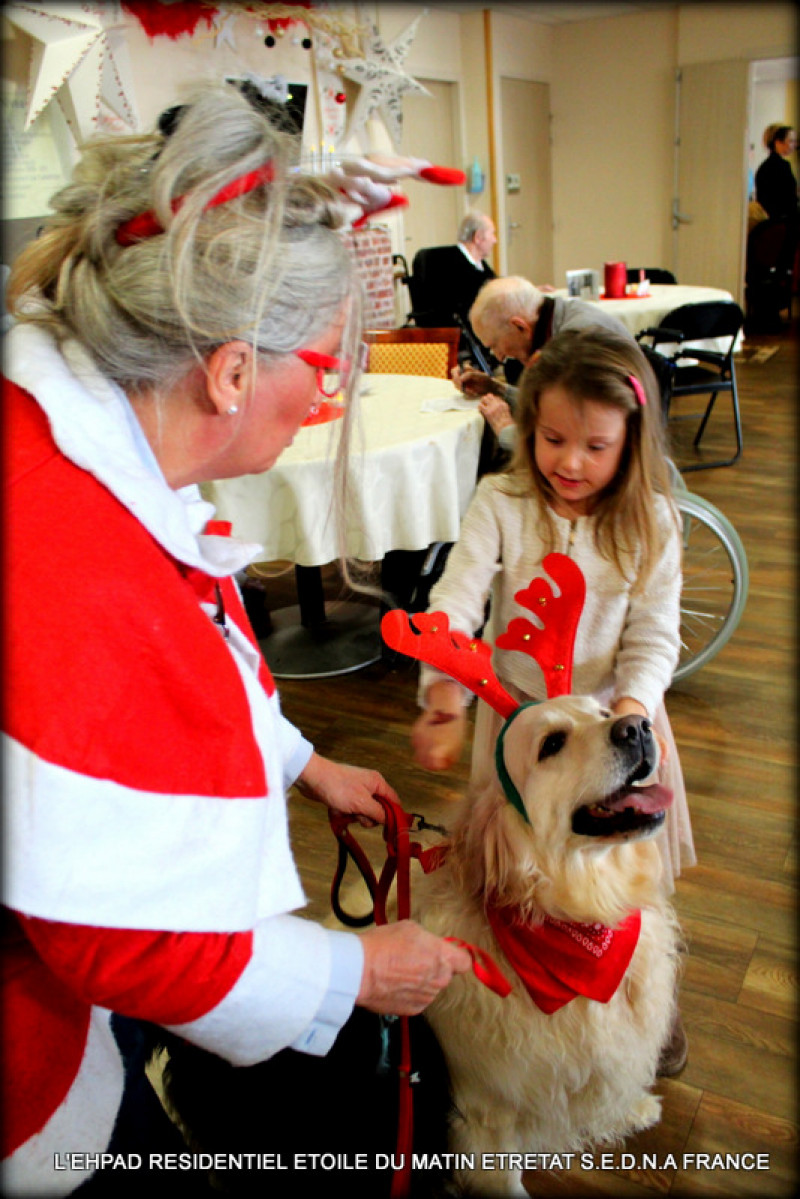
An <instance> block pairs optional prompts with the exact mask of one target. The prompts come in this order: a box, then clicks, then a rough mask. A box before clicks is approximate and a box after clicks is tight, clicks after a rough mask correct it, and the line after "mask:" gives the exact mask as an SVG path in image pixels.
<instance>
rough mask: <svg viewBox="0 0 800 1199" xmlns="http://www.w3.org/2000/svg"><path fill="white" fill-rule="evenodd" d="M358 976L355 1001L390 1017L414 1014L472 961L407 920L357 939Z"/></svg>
mask: <svg viewBox="0 0 800 1199" xmlns="http://www.w3.org/2000/svg"><path fill="white" fill-rule="evenodd" d="M361 944H362V946H363V948H364V973H363V975H362V978H361V989H360V990H359V992H358V996H357V998H356V1003H357V1004H358V1005H359V1006H360V1007H365V1008H368V1009H369V1010H370V1011H371V1012H379V1013H381V1014H384V1015H393V1016H416V1015H417V1014H418V1013H419V1012H421V1011H423V1009H424V1008H426V1007H427V1006H428V1004H429V1003H431V1002H432V1001H433V1000H434V999H435V998H436V996H437V995H438V994H439V992H440V991H441V990H443V989H444V987H446V986H447V985H448V983H449V982H450V980H451V979H452V977H453V975H454V974H465V973H466V972H467V971H468V970H470V969H471V967H472V960H471V958H470V955H469V954H468V953H467V951H466V950H465V949H462V948H460V946H458V945H453V944H451V943H450V942H449V941H445V940H443V939H442V938H441V937H435V936H434V935H433V933H429V932H427V930H426V929H424V928H421V927H420V925H418V924H415V923H414V922H413V921H411V920H400V921H398V922H397V923H396V924H383V925H381V926H380V927H378V928H373V929H370V930H369V931H368V932H366V933H363V934H362V936H361Z"/></svg>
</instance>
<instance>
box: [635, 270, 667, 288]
mask: <svg viewBox="0 0 800 1199" xmlns="http://www.w3.org/2000/svg"><path fill="white" fill-rule="evenodd" d="M641 269H642V268H641V267H639V266H629V267H628V282H629V283H638V282H639V271H640V270H641ZM644 274H645V278H646V279H649V280H650V282H651V283H670V284H672V286H673V287H674V286H675V284H676V283H677V282H678V280H677V279H676V278H675V276H674V275H673V273H672V271H664V270H662V269H661V267H660V266H646V267H645V268H644Z"/></svg>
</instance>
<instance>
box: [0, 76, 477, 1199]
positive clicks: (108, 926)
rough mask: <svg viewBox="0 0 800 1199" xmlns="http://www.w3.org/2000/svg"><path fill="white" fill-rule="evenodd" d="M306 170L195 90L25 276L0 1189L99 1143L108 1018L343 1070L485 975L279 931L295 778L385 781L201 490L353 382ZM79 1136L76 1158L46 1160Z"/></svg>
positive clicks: (335, 199)
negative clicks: (328, 699)
mask: <svg viewBox="0 0 800 1199" xmlns="http://www.w3.org/2000/svg"><path fill="white" fill-rule="evenodd" d="M287 158H288V153H287V139H286V137H285V135H283V134H280V133H279V132H277V131H276V129H275V127H274V125H273V124H272V123H271V122H270V120H269V119H268V118H267V117H266V116H265V114H264V112H263V111H259V109H258V108H257V106H254V105H253V104H251V103H250V102H249V101H248V99H246V98H245V96H244V95H243V94H242V93H241V91H240V90H238V89H237V88H235V87H232V86H230V85H222V84H221V85H219V86H213V87H209V88H205V89H202V91H201V92H199V93H198V95H197V96H196V97H194V98H193V100H192V102H191V103H189V104H187V105H185V106H183V107H182V108H180V109H178V110H173V112H172V114H171V119H170V121H169V123H168V124H165V125H164V127H163V128H162V129H161V130H159V131H157V132H155V133H153V134H151V135H146V136H135V137H128V138H116V139H108V140H104V141H99V142H96V143H90V144H88V145H87V146H86V147H85V148H84V151H83V154H82V158H81V160H80V162H79V164H78V166H77V167H76V169H75V172H74V178H73V181H72V182H71V184H70V185H68V186H67V187H66V188H65V189H64V190H63V191H61V192H60V193H59V194H58V195H57V196H55V197H54V200H53V207H54V209H55V215H54V216H52V217H51V218H50V219H49V220H48V222H47V225H46V229H45V231H44V233H43V235H42V236H41V237H40V238H38V239H37V240H36V241H35V242H33V243H31V244H30V246H28V247H27V249H26V250H25V251H23V253H22V254H21V256H20V257H19V259H18V260H17V262H16V264H15V265H14V268H13V271H12V275H11V279H10V283H9V307H10V310H11V311H12V313H13V315H14V318H15V324H14V327H13V328H12V329H11V330H10V332H9V333H8V334H7V336H6V347H5V348H6V355H5V373H6V383H5V403H4V407H5V413H6V420H7V434H6V444H7V446H8V447H9V453H8V457H7V470H8V472H9V475H10V477H9V479H8V488H7V492H6V496H7V501H6V504H7V507H6V510H7V514H8V520H9V526H8V531H7V554H8V557H7V562H8V576H7V581H8V587H9V590H10V597H9V599H8V608H7V611H8V612H9V614H10V620H9V622H8V629H9V634H10V635H9V637H8V639H7V645H6V654H7V658H6V662H7V670H6V674H7V677H9V678H12V679H13V688H12V689H11V690H10V693H9V695H8V697H7V699H8V702H7V704H6V709H5V722H4V725H5V734H6V743H7V748H6V753H7V758H6V779H5V783H6V805H7V827H6V854H7V859H6V864H7V870H6V872H5V898H4V902H5V905H6V912H5V915H6V919H5V923H4V938H5V942H6V945H5V949H6V952H5V953H4V963H5V968H6V978H5V984H4V985H5V994H4V1004H5V1013H4V1014H5V1020H4V1026H5V1027H4V1032H5V1034H6V1037H7V1045H6V1049H5V1054H4V1077H5V1081H7V1083H8V1084H9V1086H10V1089H11V1095H10V1097H8V1098H7V1099H6V1101H5V1104H4V1112H5V1117H6V1120H5V1132H6V1145H5V1157H6V1162H5V1172H4V1183H5V1185H6V1186H8V1187H10V1188H11V1190H13V1191H15V1192H17V1193H23V1194H37V1195H38V1194H42V1193H48V1194H49V1193H66V1191H68V1190H70V1189H71V1188H73V1187H75V1186H77V1185H78V1184H80V1183H82V1182H83V1181H84V1180H86V1179H87V1177H88V1176H90V1175H91V1173H92V1165H93V1164H95V1165H96V1160H95V1158H93V1156H92V1155H96V1154H97V1153H99V1152H101V1151H103V1150H104V1149H105V1148H106V1146H107V1145H108V1144H109V1140H110V1138H111V1136H112V1132H113V1131H114V1126H115V1120H116V1117H117V1113H118V1111H119V1110H120V1103H121V1099H122V1096H123V1090H124V1073H125V1071H124V1065H123V1054H122V1053H121V1051H120V1047H119V1045H118V1043H117V1041H116V1040H115V1036H114V1028H115V1024H114V1018H115V1017H116V1016H119V1015H121V1016H123V1017H133V1018H134V1019H136V1020H140V1021H147V1022H152V1023H155V1024H158V1025H161V1026H164V1027H166V1028H168V1029H171V1030H173V1032H177V1033H179V1034H180V1035H181V1036H182V1037H184V1038H186V1040H188V1041H190V1042H192V1043H194V1044H196V1045H198V1046H201V1047H203V1048H205V1049H209V1050H212V1051H213V1052H214V1053H215V1054H218V1055H219V1056H220V1057H222V1058H225V1059H227V1060H228V1061H230V1062H233V1063H235V1064H237V1065H243V1064H250V1063H255V1062H260V1061H263V1060H264V1059H266V1058H269V1057H271V1055H273V1054H276V1053H277V1052H279V1051H281V1050H284V1049H285V1048H287V1047H292V1048H294V1049H296V1050H300V1051H302V1053H303V1054H315V1055H324V1054H326V1053H327V1052H328V1050H329V1049H330V1047H331V1046H332V1044H333V1043H334V1041H335V1039H336V1037H337V1035H338V1033H339V1031H340V1029H341V1028H342V1026H343V1025H344V1024H345V1022H346V1021H347V1020H348V1018H349V1016H350V1014H351V1012H352V1010H353V1007H354V1005H359V1006H360V1007H362V1008H364V1009H367V1010H369V1011H371V1012H377V1013H386V1012H391V1013H394V1014H413V1013H418V1012H420V1011H421V1010H422V1009H423V1008H424V1007H425V1006H426V1005H427V1004H428V1003H429V1002H430V1001H431V1000H432V999H433V998H434V996H435V995H436V994H437V993H438V992H439V991H440V990H441V988H443V987H445V986H446V985H447V984H448V983H449V981H450V979H451V978H452V976H453V974H454V973H455V972H462V971H466V970H467V969H468V968H469V967H470V958H469V955H468V954H467V953H466V951H465V950H464V949H462V948H460V947H457V946H456V945H453V944H450V943H448V942H445V941H443V940H440V939H439V938H436V937H433V936H431V935H430V934H428V933H427V932H425V931H423V930H422V929H421V928H419V927H418V926H417V925H415V924H413V923H411V922H408V921H406V922H401V923H399V924H395V925H391V926H385V927H383V928H379V929H373V930H370V931H368V932H366V933H364V934H363V935H355V934H352V933H343V932H334V931H330V930H328V929H325V928H323V927H321V926H320V925H318V924H315V923H313V922H311V921H309V920H305V919H301V918H299V917H298V916H296V915H292V914H291V913H292V912H293V911H295V910H296V909H298V908H299V907H301V906H302V904H303V903H304V896H303V892H302V888H301V883H300V879H299V876H298V873H297V869H296V866H295V863H294V860H293V856H292V852H291V848H290V844H289V836H288V827H287V810H286V791H287V788H288V787H289V786H290V785H291V784H292V783H293V782H298V783H299V784H300V786H301V787H302V788H303V789H304V790H305V791H306V792H307V793H308V794H310V795H311V796H312V797H314V798H316V799H318V800H320V801H322V802H323V803H324V804H326V805H328V806H329V807H331V808H333V809H338V810H340V811H345V812H349V813H356V814H357V815H358V816H359V818H360V819H361V820H362V821H364V822H368V823H375V822H378V821H381V820H382V819H383V809H382V807H381V805H380V804H379V803H378V802H377V801H376V799H375V796H382V797H387V798H394V792H393V790H392V788H391V787H390V786H389V784H388V783H387V782H386V781H385V780H384V779H383V778H382V777H381V775H380V774H378V773H377V772H376V771H374V770H368V769H361V768H358V767H356V766H352V765H348V764H342V763H338V762H335V761H332V760H330V759H328V758H325V757H323V756H321V755H320V754H318V753H316V752H315V751H314V749H313V747H312V746H311V745H310V744H309V742H308V741H307V740H305V738H304V737H303V736H302V735H301V733H300V732H299V731H298V730H297V729H296V728H294V727H293V726H292V725H291V724H290V723H289V722H288V721H287V720H286V719H285V717H284V716H283V715H282V714H281V710H280V704H279V700H278V695H277V693H276V690H275V687H274V684H273V682H272V680H271V678H270V676H269V672H268V670H267V668H266V666H265V663H264V662H263V660H262V659H261V656H260V654H259V652H258V645H257V643H256V642H255V640H254V638H253V636H252V632H251V631H250V629H249V626H248V623H247V619H246V617H245V614H244V610H243V607H242V604H241V601H240V597H239V594H238V591H237V589H236V586H235V583H234V582H233V579H232V576H233V575H234V574H235V572H237V571H239V570H240V569H242V568H243V567H244V566H246V565H247V563H248V562H249V561H251V560H252V559H253V558H254V557H255V556H256V555H257V553H258V550H259V547H258V546H254V545H247V544H243V543H241V542H239V541H237V540H235V539H234V538H233V537H231V536H230V535H229V534H230V529H229V528H226V527H223V526H222V525H221V524H219V523H214V522H213V520H211V519H210V518H211V517H212V516H213V511H212V509H211V507H210V505H208V504H207V503H205V502H204V501H203V500H202V498H201V495H200V492H199V490H198V486H197V485H198V484H199V483H202V482H203V481H205V480H209V479H219V478H225V477H231V476H235V475H239V474H244V473H252V472H258V471H263V470H268V469H269V468H270V467H271V466H272V464H273V463H274V462H275V460H276V458H277V457H278V455H279V454H280V453H281V451H282V450H283V449H284V448H285V447H286V446H287V445H288V444H289V443H290V442H291V440H292V437H293V436H294V434H295V433H296V431H297V429H298V428H299V426H300V425H301V424H302V423H303V421H304V419H305V418H306V417H307V416H308V414H309V410H310V408H311V407H312V405H313V403H314V401H315V398H316V396H317V385H318V380H319V379H320V378H321V374H322V372H323V370H326V369H328V370H336V369H338V370H339V371H340V373H341V377H342V382H343V386H344V388H345V391H346V394H347V396H348V400H349V399H352V397H353V394H354V388H355V386H356V384H357V373H358V371H357V364H358V344H359V334H360V329H359V301H358V288H357V283H356V280H355V277H354V273H353V268H352V266H351V261H350V258H349V256H348V253H347V251H346V249H345V247H344V245H343V242H342V240H341V238H340V237H339V236H338V235H337V233H336V228H337V226H338V225H340V224H341V223H342V215H341V201H342V197H341V195H339V194H338V193H337V192H336V191H334V190H333V189H332V188H331V187H330V186H328V185H327V184H325V183H324V182H321V181H320V180H317V179H313V178H309V177H305V176H303V175H302V174H299V173H293V172H291V171H290V170H289V169H288V167H287V165H286V162H287ZM386 174H387V172H386V171H384V172H383V176H381V173H380V171H379V172H378V177H379V178H381V177H385V176H386ZM361 182H362V183H364V181H363V180H362V181H361ZM365 187H366V190H367V191H369V190H370V188H369V186H368V184H365ZM373 190H374V189H373ZM378 190H380V188H378ZM375 206H376V207H377V206H378V205H375ZM384 206H385V205H384ZM351 409H352V405H351V404H350V403H348V404H347V405H346V406H345V416H344V418H343V419H344V422H345V423H347V422H349V420H350V412H351ZM342 443H343V450H342V453H343V455H344V454H346V437H343V438H342ZM342 465H343V467H344V465H345V462H344V459H343V462H342ZM112 1014H113V1017H112ZM74 1149H80V1150H81V1151H82V1155H83V1160H82V1162H81V1163H78V1165H75V1163H73V1164H72V1166H71V1167H70V1169H69V1171H68V1172H67V1173H64V1172H60V1171H59V1172H56V1171H57V1170H58V1154H59V1152H60V1151H63V1150H74ZM7 1193H11V1192H10V1191H9V1192H7Z"/></svg>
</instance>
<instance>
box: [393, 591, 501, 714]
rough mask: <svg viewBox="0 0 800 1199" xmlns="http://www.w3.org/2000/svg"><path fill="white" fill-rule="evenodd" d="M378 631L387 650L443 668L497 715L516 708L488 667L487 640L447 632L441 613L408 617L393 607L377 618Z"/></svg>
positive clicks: (447, 625)
mask: <svg viewBox="0 0 800 1199" xmlns="http://www.w3.org/2000/svg"><path fill="white" fill-rule="evenodd" d="M414 629H417V630H418V631H417V632H414ZM381 632H382V633H383V639H384V641H385V642H386V644H387V645H388V646H389V648H390V649H395V650H398V651H399V652H400V653H401V654H406V655H407V656H408V657H409V658H417V659H419V661H420V662H427V663H428V665H429V666H435V667H436V668H437V670H443V671H444V673H445V674H449V675H450V677H451V678H453V679H455V680H456V682H458V683H463V684H464V686H465V687H468V688H469V689H470V691H474V692H475V694H476V695H479V696H480V697H481V699H485V700H486V702H487V704H489V706H490V707H492V708H494V710H495V712H499V713H500V715H501V716H503V717H507V716H510V715H511V713H512V712H514V711H515V710H516V709H517V708H518V707H519V705H518V704H517V701H516V700H515V699H512V697H511V696H510V695H509V694H508V692H507V691H506V689H505V687H503V686H502V684H501V683H500V682H499V681H498V679H497V676H496V675H495V673H494V671H493V669H492V666H491V662H490V661H489V658H490V656H491V652H492V647H491V646H490V645H489V643H488V642H486V641H481V640H480V639H479V638H477V637H468V636H467V635H466V633H453V632H451V631H450V621H449V619H448V618H447V616H446V615H445V614H444V612H418V613H416V614H415V615H413V616H409V615H408V613H407V612H403V610H402V609H401V608H394V609H393V610H392V611H391V612H387V613H386V615H385V616H384V618H383V620H382V621H381Z"/></svg>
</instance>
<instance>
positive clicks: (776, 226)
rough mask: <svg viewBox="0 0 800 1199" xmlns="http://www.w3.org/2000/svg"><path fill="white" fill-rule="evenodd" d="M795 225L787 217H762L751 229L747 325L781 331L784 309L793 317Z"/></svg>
mask: <svg viewBox="0 0 800 1199" xmlns="http://www.w3.org/2000/svg"><path fill="white" fill-rule="evenodd" d="M796 242H797V232H796V229H795V228H794V227H793V226H791V225H789V223H788V222H786V221H759V223H758V224H757V225H754V226H753V228H752V229H751V230H750V234H749V236H748V238H747V254H746V258H745V276H744V284H745V288H744V303H745V312H746V316H745V328H746V329H747V331H748V332H749V333H779V332H780V331H781V329H782V327H783V326H782V322H781V316H780V314H781V312H783V311H786V312H788V315H789V319H790V320H791V318H792V268H793V261H794V251H795V245H796Z"/></svg>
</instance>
